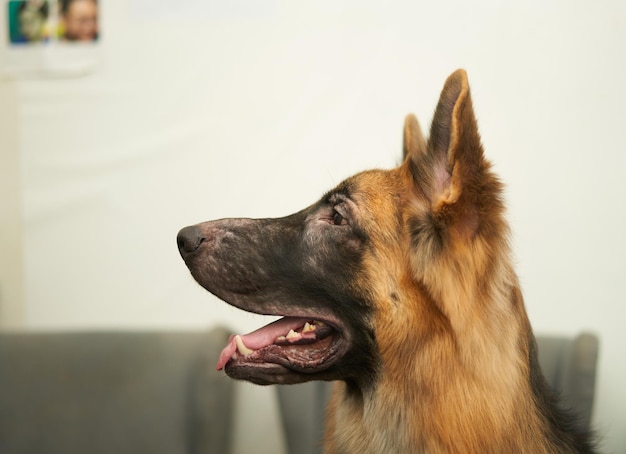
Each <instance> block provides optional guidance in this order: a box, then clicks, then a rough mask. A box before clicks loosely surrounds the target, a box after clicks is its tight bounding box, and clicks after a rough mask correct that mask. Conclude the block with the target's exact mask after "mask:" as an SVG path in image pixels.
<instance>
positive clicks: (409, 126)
mask: <svg viewBox="0 0 626 454" xmlns="http://www.w3.org/2000/svg"><path fill="white" fill-rule="evenodd" d="M425 152H426V139H425V138H424V135H423V134H422V128H421V126H420V124H419V121H417V117H416V116H415V114H412V113H410V114H408V115H407V116H406V117H404V141H403V150H402V156H403V158H404V159H406V158H407V156H412V157H415V156H418V155H421V154H423V153H425Z"/></svg>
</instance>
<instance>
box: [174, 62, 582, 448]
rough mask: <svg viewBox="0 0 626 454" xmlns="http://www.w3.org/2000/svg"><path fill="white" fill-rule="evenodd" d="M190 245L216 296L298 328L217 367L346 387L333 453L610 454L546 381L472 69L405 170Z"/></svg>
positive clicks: (187, 238)
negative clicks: (488, 154) (483, 134)
mask: <svg viewBox="0 0 626 454" xmlns="http://www.w3.org/2000/svg"><path fill="white" fill-rule="evenodd" d="M177 243H178V248H179V250H180V253H181V255H182V257H183V259H184V261H185V263H186V265H187V266H188V268H189V270H190V271H191V274H192V275H193V277H194V278H195V280H196V281H197V282H198V283H199V284H200V285H202V286H203V287H204V288H205V289H207V290H208V291H209V292H211V293H213V294H214V295H216V296H217V297H219V298H221V299H222V300H224V301H225V302H227V303H228V304H230V305H232V306H235V307H238V308H240V309H243V310H245V311H249V312H254V313H259V314H266V315H277V316H282V317H283V318H281V319H279V320H278V321H276V322H274V323H271V324H269V325H268V326H266V327H264V328H261V329H259V330H257V331H255V332H253V333H250V334H247V335H244V336H240V335H236V336H231V338H230V340H229V342H228V345H227V346H226V347H225V348H224V350H223V351H222V353H221V355H220V358H219V361H218V364H217V368H218V369H224V370H225V371H226V373H227V374H228V375H229V376H230V377H232V378H235V379H242V380H247V381H250V382H253V383H257V384H262V385H267V384H291V383H300V382H305V381H309V380H335V381H337V382H336V383H335V385H334V388H333V392H332V397H331V400H330V403H329V406H328V410H327V426H326V431H325V435H324V449H325V452H326V453H346V454H353V453H374V454H380V453H401V454H406V453H514V452H527V453H534V454H537V453H564V452H567V453H569V452H581V453H587V452H593V450H594V446H593V443H592V437H591V436H590V435H589V434H588V433H584V432H581V431H578V430H577V426H576V420H575V418H574V417H573V416H571V415H569V414H567V413H565V412H564V411H562V410H561V409H560V408H559V407H558V403H557V400H556V398H555V396H554V395H553V393H552V391H551V390H550V389H549V387H548V385H547V384H546V381H545V379H544V378H543V376H542V374H541V371H540V368H539V364H538V360H537V347H536V343H535V339H534V336H533V333H532V329H531V325H530V323H529V320H528V317H527V314H526V310H525V307H524V302H523V298H522V293H521V291H520V285H519V283H518V278H517V276H516V274H515V271H514V269H513V266H512V260H511V250H510V245H509V227H508V224H507V222H506V220H505V217H504V204H503V200H502V184H501V182H500V180H499V179H498V178H497V176H496V175H494V173H493V171H492V169H491V165H490V163H489V162H488V161H487V160H486V159H485V157H484V152H483V147H482V144H481V140H480V136H479V133H478V127H477V123H476V119H475V115H474V111H473V107H472V100H471V97H470V89H469V84H468V79H467V74H466V72H465V71H464V70H457V71H456V72H454V73H453V74H452V75H450V76H449V77H448V79H447V80H446V82H445V85H444V87H443V90H442V92H441V96H440V99H439V102H438V105H437V107H436V109H435V113H434V117H433V121H432V125H431V128H430V134H429V137H428V140H426V139H425V137H424V136H423V134H422V132H421V129H420V126H419V124H418V122H417V119H416V118H415V116H413V115H409V116H407V117H406V119H405V123H404V141H403V161H402V163H401V164H400V165H399V166H398V167H396V168H394V169H391V170H370V171H365V172H362V173H358V174H356V175H354V176H352V177H350V178H348V179H346V180H345V181H343V182H342V183H340V184H339V185H338V186H337V187H335V188H334V189H332V190H331V191H329V192H327V193H326V194H325V195H324V196H323V197H322V198H321V199H320V200H319V201H318V202H317V203H315V204H313V205H311V206H309V207H308V208H305V209H304V210H302V211H299V212H297V213H295V214H292V215H290V216H286V217H283V218H279V219H221V220H216V221H211V222H205V223H202V224H198V225H194V226H189V227H186V228H183V229H182V230H181V231H180V232H179V234H178V237H177ZM303 411H306V409H303Z"/></svg>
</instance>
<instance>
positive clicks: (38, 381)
mask: <svg viewBox="0 0 626 454" xmlns="http://www.w3.org/2000/svg"><path fill="white" fill-rule="evenodd" d="M228 334H229V333H228V332H227V331H225V330H224V329H221V328H217V329H214V330H212V331H210V332H209V331H206V332H159V333H154V332H145V333H144V332H132V333H131V332H127V333H125V332H108V333H56V334H0V453H3V454H17V453H20V454H21V453H24V454H26V453H28V454H39V453H41V454H78V453H81V454H86V453H89V454H105V453H106V454H113V453H115V454H126V453H127V454H131V453H132V454H138V453H150V454H183V453H184V454H225V453H228V452H229V449H230V445H231V440H230V433H231V427H232V416H233V415H232V402H233V381H232V380H230V379H228V377H226V376H225V375H224V374H223V373H219V372H217V371H216V370H215V364H216V362H217V355H218V354H219V352H220V350H221V348H222V347H223V346H224V345H225V343H226V339H227V337H228Z"/></svg>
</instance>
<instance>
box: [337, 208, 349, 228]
mask: <svg viewBox="0 0 626 454" xmlns="http://www.w3.org/2000/svg"><path fill="white" fill-rule="evenodd" d="M347 223H348V221H346V218H344V217H343V216H342V215H341V214H340V213H339V212H338V211H333V224H335V225H346V224H347Z"/></svg>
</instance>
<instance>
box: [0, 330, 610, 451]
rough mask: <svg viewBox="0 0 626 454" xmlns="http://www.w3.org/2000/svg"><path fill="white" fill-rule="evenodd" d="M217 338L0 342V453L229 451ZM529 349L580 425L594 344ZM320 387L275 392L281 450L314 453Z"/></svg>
mask: <svg viewBox="0 0 626 454" xmlns="http://www.w3.org/2000/svg"><path fill="white" fill-rule="evenodd" d="M228 335H229V332H228V331H227V330H226V329H224V328H222V327H217V328H214V329H212V330H210V331H206V332H203V331H194V332H167V331H165V332H95V333H93V332H92V333H73V332H69V333H67V332H65V333H4V334H0V453H2V454H18V453H19V454H23V453H24V454H26V453H28V454H78V453H81V454H84V453H90V454H109V453H115V454H126V453H128V454H130V453H133V454H136V453H150V454H183V453H184V454H218V453H219V454H228V453H230V452H232V445H233V443H232V441H233V440H232V434H233V432H232V427H233V418H234V416H235V415H234V414H233V397H234V386H233V381H232V380H230V379H228V378H227V377H226V376H225V375H224V374H223V373H221V372H217V371H216V370H215V364H216V361H217V357H218V355H219V352H220V351H221V348H222V347H223V346H224V345H225V343H226V341H227V338H228ZM538 343H539V354H540V363H541V365H542V368H543V370H544V374H545V375H546V378H547V379H548V381H549V382H550V384H551V385H552V386H553V387H555V388H556V389H558V390H559V391H560V392H561V394H562V396H563V398H564V403H565V405H567V406H570V407H572V408H574V409H575V410H576V411H577V412H578V413H579V414H580V415H581V418H582V420H581V422H582V424H583V425H584V426H587V425H588V424H589V421H590V419H591V413H592V408H593V398H594V387H595V375H596V364H597V356H598V339H597V337H596V336H594V335H592V334H581V335H579V336H576V337H574V338H565V337H545V336H544V337H538ZM329 387H330V384H329V383H324V382H310V383H305V384H301V385H294V386H278V387H276V389H277V394H278V399H279V404H280V405H279V408H280V411H281V417H282V422H283V426H284V433H285V436H286V445H287V447H288V452H289V453H298V454H314V453H320V452H321V444H320V440H321V438H322V433H323V416H324V408H325V405H326V401H327V398H328V391H329ZM304 409H306V411H304Z"/></svg>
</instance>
